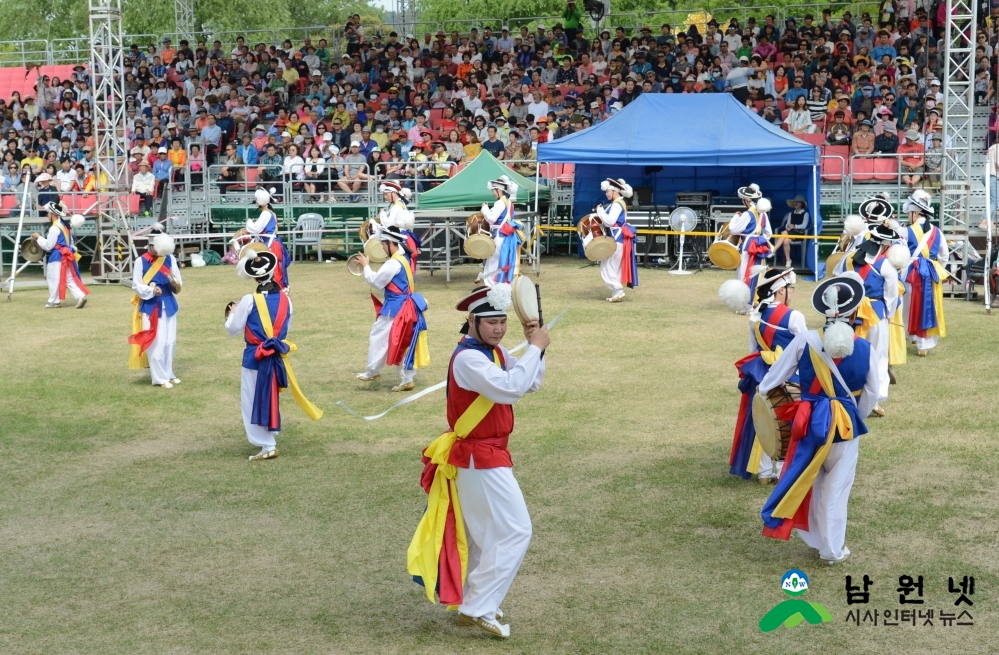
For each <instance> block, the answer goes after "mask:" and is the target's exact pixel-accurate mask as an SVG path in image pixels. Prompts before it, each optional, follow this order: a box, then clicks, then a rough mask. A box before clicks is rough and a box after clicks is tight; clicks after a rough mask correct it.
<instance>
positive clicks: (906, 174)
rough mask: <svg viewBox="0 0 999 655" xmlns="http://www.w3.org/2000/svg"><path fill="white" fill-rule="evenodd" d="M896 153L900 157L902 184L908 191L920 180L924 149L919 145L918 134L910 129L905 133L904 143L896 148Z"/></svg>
mask: <svg viewBox="0 0 999 655" xmlns="http://www.w3.org/2000/svg"><path fill="white" fill-rule="evenodd" d="M897 152H898V153H899V154H900V155H902V158H901V159H902V161H901V164H900V166H901V173H902V182H903V183H904V184H905V185H906V186H908V187H909V188H910V189H914V188H916V185H917V184H919V182H920V180H921V179H922V175H921V174H922V172H923V167H924V149H923V145H922V144H921V143H919V132H917V131H916V130H912V129H910V130H908V131H906V133H905V142H904V143H903V144H901V145H900V146H898V150H897Z"/></svg>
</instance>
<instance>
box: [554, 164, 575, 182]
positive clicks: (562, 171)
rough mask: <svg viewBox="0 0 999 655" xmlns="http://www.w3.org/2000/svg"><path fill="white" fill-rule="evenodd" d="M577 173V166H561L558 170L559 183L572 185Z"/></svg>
mask: <svg viewBox="0 0 999 655" xmlns="http://www.w3.org/2000/svg"><path fill="white" fill-rule="evenodd" d="M575 171H576V165H575V164H560V165H559V170H558V181H559V182H563V183H565V184H569V183H571V182H572V180H573V177H574V175H575Z"/></svg>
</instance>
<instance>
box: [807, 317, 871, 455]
mask: <svg viewBox="0 0 999 655" xmlns="http://www.w3.org/2000/svg"><path fill="white" fill-rule="evenodd" d="M836 367H837V368H838V369H839V373H840V375H842V376H843V381H844V382H846V384H847V386H849V387H850V388H849V389H843V385H841V384H840V383H839V380H837V379H836V376H835V375H833V376H832V383H833V388H834V389H835V390H836V398H838V399H839V400H840V402H841V403H842V405H843V407H845V408H846V409H847V411H848V412H849V413H850V417H851V419H852V420H853V434H854V435H855V436H857V437H859V436H860V435H862V434H867V426H866V425H864V421H863V417H860V416H858V415H857V412H856V411H853V410H852V408H853V406H854V405H853V401H852V400H850V396H853V398H854V399H856V398H858V396H859V395H860V392H861V391H863V389H864V384H865V383H866V382H867V372H868V370H869V369H870V367H871V344H870V342H869V341H867V340H866V339H861V338H859V337H857V338H855V339H854V340H853V352H852V353H850V354H849V355H848V356H846V357H844V358H843V359H841V360H840V361H839V363H838V364H837V365H836ZM798 378H799V380H800V381H801V396H802V399H803V400H805V399H807V396H813V397H814V396H819V397H821V398H828V396H827V395H826V393H825V391H823V390H822V386H821V385H819V384H818V382H817V381H816V379H815V367H814V366H812V356H811V346H810V345H808V344H805V349H804V350H803V351H802V354H801V359H799V360H798ZM840 441H843V439H841V438H840V435H839V434H837V435H836V438H835V439H834V440H833V442H834V443H836V442H840Z"/></svg>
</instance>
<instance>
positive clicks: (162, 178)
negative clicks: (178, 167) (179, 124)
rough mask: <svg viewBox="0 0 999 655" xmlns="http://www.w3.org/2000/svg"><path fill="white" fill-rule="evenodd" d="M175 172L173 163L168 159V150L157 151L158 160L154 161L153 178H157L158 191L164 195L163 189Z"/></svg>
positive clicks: (160, 149)
mask: <svg viewBox="0 0 999 655" xmlns="http://www.w3.org/2000/svg"><path fill="white" fill-rule="evenodd" d="M172 170H173V162H171V161H170V160H169V159H167V149H166V148H163V147H161V148H159V149H158V150H157V151H156V160H155V161H153V177H155V178H156V191H157V193H158V194H162V193H163V187H164V186H166V184H167V182H169V181H170V172H171V171H172Z"/></svg>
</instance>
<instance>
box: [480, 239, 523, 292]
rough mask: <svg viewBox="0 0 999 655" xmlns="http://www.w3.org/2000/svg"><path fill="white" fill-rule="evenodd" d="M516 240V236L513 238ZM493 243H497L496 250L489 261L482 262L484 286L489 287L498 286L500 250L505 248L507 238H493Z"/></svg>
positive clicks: (518, 264) (518, 263) (518, 266)
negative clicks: (504, 243)
mask: <svg viewBox="0 0 999 655" xmlns="http://www.w3.org/2000/svg"><path fill="white" fill-rule="evenodd" d="M513 238H514V239H516V238H517V237H516V236H513ZM493 241H495V242H496V250H495V251H494V252H493V254H491V255H490V256H489V259H487V260H485V261H484V262H482V284H484V285H485V286H487V287H491V286H493V285H494V284H496V276H497V275H499V272H500V250H502V248H503V242H504V241H506V237H505V236H503V235H500V236H496V237H493ZM519 268H520V262H519V261H518V262H517V269H518V270H519ZM516 274H517V270H514V275H516Z"/></svg>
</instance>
